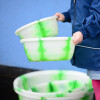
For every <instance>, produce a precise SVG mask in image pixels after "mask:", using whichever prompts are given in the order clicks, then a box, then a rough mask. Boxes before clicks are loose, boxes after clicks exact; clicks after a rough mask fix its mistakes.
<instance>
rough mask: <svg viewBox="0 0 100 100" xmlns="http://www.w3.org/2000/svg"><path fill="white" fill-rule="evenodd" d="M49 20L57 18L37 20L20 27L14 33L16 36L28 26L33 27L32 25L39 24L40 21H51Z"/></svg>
mask: <svg viewBox="0 0 100 100" xmlns="http://www.w3.org/2000/svg"><path fill="white" fill-rule="evenodd" d="M51 18H58V17H57V16H51V17H46V18H43V19H40V20H39V21H38V20H37V21H34V22H31V23H29V24H26V25H24V26H22V27H21V28H19V29H17V30H16V31H15V34H16V35H18V32H19V31H21V30H23V29H24V28H26V27H29V26H31V25H33V24H36V23H38V22H41V21H44V20H48V19H51Z"/></svg>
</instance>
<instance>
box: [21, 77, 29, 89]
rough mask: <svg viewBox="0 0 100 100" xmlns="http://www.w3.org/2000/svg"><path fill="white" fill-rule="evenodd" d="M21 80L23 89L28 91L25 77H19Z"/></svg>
mask: <svg viewBox="0 0 100 100" xmlns="http://www.w3.org/2000/svg"><path fill="white" fill-rule="evenodd" d="M20 78H21V80H22V86H23V89H25V90H28V89H29V88H28V78H27V77H26V76H25V75H22V76H20Z"/></svg>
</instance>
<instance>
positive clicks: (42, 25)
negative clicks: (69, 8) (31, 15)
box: [15, 16, 58, 39]
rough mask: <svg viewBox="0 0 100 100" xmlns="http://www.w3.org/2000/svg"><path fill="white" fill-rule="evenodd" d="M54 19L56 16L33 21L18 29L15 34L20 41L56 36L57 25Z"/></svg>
mask: <svg viewBox="0 0 100 100" xmlns="http://www.w3.org/2000/svg"><path fill="white" fill-rule="evenodd" d="M56 18H57V17H56V16H52V17H47V18H43V19H40V20H37V21H34V22H32V23H29V24H27V25H25V26H23V27H21V28H19V29H18V30H16V32H15V33H16V35H19V37H20V38H21V39H26V38H36V37H51V36H52V37H53V36H57V34H58V23H57V20H56Z"/></svg>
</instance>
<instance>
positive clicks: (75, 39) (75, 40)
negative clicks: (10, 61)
mask: <svg viewBox="0 0 100 100" xmlns="http://www.w3.org/2000/svg"><path fill="white" fill-rule="evenodd" d="M82 41H83V34H82V33H81V32H80V31H78V32H75V33H74V34H73V43H74V45H77V44H79V43H81V42H82Z"/></svg>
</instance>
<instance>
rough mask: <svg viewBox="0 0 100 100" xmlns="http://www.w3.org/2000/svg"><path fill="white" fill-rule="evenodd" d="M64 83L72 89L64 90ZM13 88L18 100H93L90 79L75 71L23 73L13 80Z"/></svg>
mask: <svg viewBox="0 0 100 100" xmlns="http://www.w3.org/2000/svg"><path fill="white" fill-rule="evenodd" d="M58 81H59V82H58ZM47 83H49V84H48V85H47V86H46V85H45V84H47ZM65 84H66V87H67V88H70V87H71V88H72V89H71V90H72V91H65V89H64V88H63V86H65ZM43 85H45V87H44V86H43ZM38 86H39V87H38ZM41 86H43V87H44V89H43V88H41ZM57 87H58V88H60V91H58V88H57ZM61 88H62V90H61ZM14 90H15V92H16V93H17V94H18V95H19V99H20V100H93V88H92V84H91V80H90V79H89V77H88V76H87V75H86V74H84V73H82V72H77V71H63V70H61V71H58V70H52V71H48V70H47V71H37V72H31V73H28V74H24V75H22V76H20V77H18V78H16V79H15V80H14Z"/></svg>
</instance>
